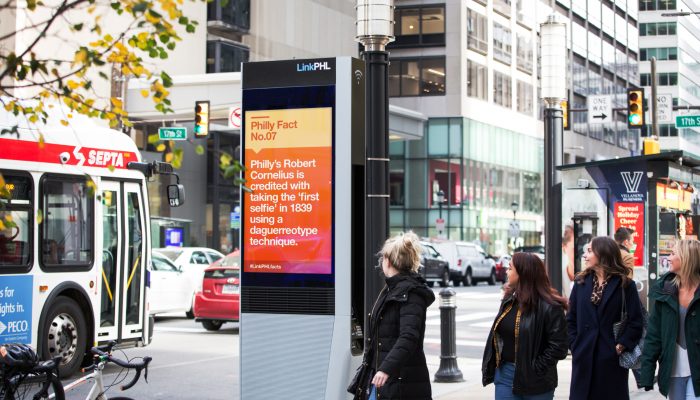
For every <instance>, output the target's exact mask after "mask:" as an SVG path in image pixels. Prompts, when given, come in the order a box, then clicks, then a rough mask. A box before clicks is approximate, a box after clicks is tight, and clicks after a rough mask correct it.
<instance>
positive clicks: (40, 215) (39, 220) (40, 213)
mask: <svg viewBox="0 0 700 400" xmlns="http://www.w3.org/2000/svg"><path fill="white" fill-rule="evenodd" d="M43 221H44V212H43V211H41V209H38V210H36V223H37V224H39V225H41V223H42V222H43Z"/></svg>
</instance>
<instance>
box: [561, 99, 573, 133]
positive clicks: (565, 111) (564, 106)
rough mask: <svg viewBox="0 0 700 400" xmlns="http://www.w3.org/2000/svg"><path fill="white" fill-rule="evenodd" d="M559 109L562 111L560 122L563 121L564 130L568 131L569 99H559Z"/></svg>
mask: <svg viewBox="0 0 700 400" xmlns="http://www.w3.org/2000/svg"><path fill="white" fill-rule="evenodd" d="M561 111H562V122H563V123H564V130H565V131H568V130H570V129H571V128H570V127H569V101H568V100H562V101H561Z"/></svg>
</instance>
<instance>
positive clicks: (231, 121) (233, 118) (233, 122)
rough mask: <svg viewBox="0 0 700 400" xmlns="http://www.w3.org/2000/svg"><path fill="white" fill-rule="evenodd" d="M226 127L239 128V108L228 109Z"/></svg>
mask: <svg viewBox="0 0 700 400" xmlns="http://www.w3.org/2000/svg"><path fill="white" fill-rule="evenodd" d="M228 127H229V128H234V129H240V127H241V106H240V105H239V106H234V107H229V108H228Z"/></svg>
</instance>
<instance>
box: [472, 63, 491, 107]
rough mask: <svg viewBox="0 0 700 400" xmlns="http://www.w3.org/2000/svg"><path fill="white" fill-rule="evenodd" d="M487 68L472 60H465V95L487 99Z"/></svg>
mask: <svg viewBox="0 0 700 400" xmlns="http://www.w3.org/2000/svg"><path fill="white" fill-rule="evenodd" d="M488 76H489V74H488V69H487V68H486V67H485V66H483V65H481V64H478V63H475V62H474V61H472V60H467V96H469V97H475V98H477V99H481V100H488V97H489V94H488V92H487V90H488V89H487V88H488V83H489V82H488V79H489V78H488Z"/></svg>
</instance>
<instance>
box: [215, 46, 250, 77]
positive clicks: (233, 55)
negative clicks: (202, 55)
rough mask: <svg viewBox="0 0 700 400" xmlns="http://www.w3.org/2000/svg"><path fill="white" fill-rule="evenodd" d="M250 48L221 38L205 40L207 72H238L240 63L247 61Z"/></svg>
mask: <svg viewBox="0 0 700 400" xmlns="http://www.w3.org/2000/svg"><path fill="white" fill-rule="evenodd" d="M249 56H250V49H248V48H247V47H245V46H244V45H241V44H234V43H229V42H224V41H222V40H210V41H207V73H208V74H212V73H217V72H240V71H241V64H242V63H244V62H248V57H249Z"/></svg>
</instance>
